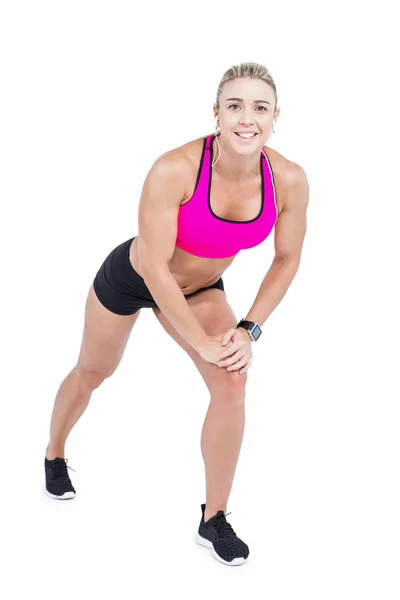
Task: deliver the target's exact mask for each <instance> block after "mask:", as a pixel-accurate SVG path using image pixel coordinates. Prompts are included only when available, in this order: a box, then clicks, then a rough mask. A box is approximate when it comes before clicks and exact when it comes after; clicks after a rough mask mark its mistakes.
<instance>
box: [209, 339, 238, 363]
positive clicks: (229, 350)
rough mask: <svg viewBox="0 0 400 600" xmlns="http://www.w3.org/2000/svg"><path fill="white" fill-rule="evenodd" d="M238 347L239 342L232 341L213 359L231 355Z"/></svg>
mask: <svg viewBox="0 0 400 600" xmlns="http://www.w3.org/2000/svg"><path fill="white" fill-rule="evenodd" d="M239 348H241V344H237V343H235V342H233V343H232V344H231V345H230V346H229V347H228V348H227V349H226V350H224V351H223V352H221V354H218V356H216V357H215V360H217V361H219V360H223V359H224V358H227V357H228V356H232V354H233V353H234V352H236V351H237V350H238V349H239Z"/></svg>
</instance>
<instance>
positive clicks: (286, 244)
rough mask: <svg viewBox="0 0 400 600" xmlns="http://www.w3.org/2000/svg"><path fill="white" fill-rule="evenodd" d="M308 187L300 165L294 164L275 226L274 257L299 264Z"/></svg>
mask: <svg viewBox="0 0 400 600" xmlns="http://www.w3.org/2000/svg"><path fill="white" fill-rule="evenodd" d="M308 201H309V185H308V180H307V176H306V174H305V172H304V170H303V169H302V168H301V167H300V165H297V164H295V165H294V168H293V169H292V172H291V174H290V178H289V181H288V190H287V194H286V197H285V202H284V206H283V209H282V211H281V213H280V215H279V218H278V220H277V222H276V225H275V239H274V245H275V257H276V258H277V259H280V260H287V261H293V262H296V263H299V262H300V257H301V251H302V247H303V242H304V237H305V234H306V229H307V218H306V212H307V206H308Z"/></svg>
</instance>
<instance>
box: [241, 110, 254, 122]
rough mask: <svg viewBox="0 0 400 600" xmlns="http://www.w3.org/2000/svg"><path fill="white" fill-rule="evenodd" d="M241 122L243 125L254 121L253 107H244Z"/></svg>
mask: <svg viewBox="0 0 400 600" xmlns="http://www.w3.org/2000/svg"><path fill="white" fill-rule="evenodd" d="M240 123H241V124H242V125H246V126H248V125H251V124H252V123H254V117H253V113H252V109H251V108H244V109H243V112H242V114H241V117H240Z"/></svg>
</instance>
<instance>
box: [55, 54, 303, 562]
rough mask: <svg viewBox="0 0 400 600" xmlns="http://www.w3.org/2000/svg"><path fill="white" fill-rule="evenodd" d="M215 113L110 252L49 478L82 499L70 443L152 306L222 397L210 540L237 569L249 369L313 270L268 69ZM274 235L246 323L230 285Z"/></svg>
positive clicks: (205, 517)
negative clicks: (277, 133) (233, 501)
mask: <svg viewBox="0 0 400 600" xmlns="http://www.w3.org/2000/svg"><path fill="white" fill-rule="evenodd" d="M213 109H214V117H215V125H216V131H215V134H214V135H209V136H206V137H205V138H200V139H196V140H193V141H190V142H188V143H187V144H184V145H183V146H181V147H179V148H175V149H173V150H171V151H169V152H166V153H165V154H163V155H162V156H160V157H159V158H158V159H157V160H156V161H155V163H154V164H153V166H152V167H151V169H150V171H149V173H148V175H147V177H146V179H145V182H144V185H143V190H142V195H141V199H140V205H139V216H138V219H139V234H138V235H137V236H136V237H134V238H131V239H129V240H127V241H126V242H124V243H122V244H120V245H119V246H117V247H116V248H115V249H114V250H113V251H112V252H111V253H110V254H109V256H108V257H107V258H106V260H105V261H104V263H103V264H102V266H101V268H100V269H99V271H98V273H97V275H96V278H95V280H94V282H93V284H92V286H91V288H90V290H89V294H88V297H87V302H86V308H85V324H84V332H83V339H82V345H81V349H80V353H79V357H78V361H77V364H76V366H75V367H74V368H73V370H72V371H71V372H70V373H69V375H68V376H67V377H66V378H65V380H64V381H63V382H62V384H61V386H60V389H59V391H58V393H57V396H56V399H55V403H54V408H53V414H52V419H51V426H50V440H49V443H48V446H47V448H46V457H45V472H46V490H47V493H48V494H49V495H50V496H51V497H53V498H58V499H66V498H72V497H74V496H75V490H74V488H73V486H72V484H71V481H70V479H69V476H68V472H67V468H68V467H67V464H66V460H65V458H64V448H65V443H66V439H67V437H68V434H69V433H70V431H71V429H72V428H73V426H74V425H75V423H76V422H77V421H78V419H79V418H80V416H81V415H82V413H83V412H84V410H85V409H86V407H87V405H88V403H89V399H90V397H91V395H92V392H93V391H94V390H95V389H96V388H98V387H99V386H100V384H101V383H102V382H103V381H104V379H106V378H107V377H110V376H111V375H112V374H113V373H114V372H115V370H116V368H117V366H118V364H119V362H120V361H121V358H122V355H123V352H124V350H125V347H126V344H127V342H128V338H129V336H130V333H131V331H132V327H133V326H134V324H135V322H136V320H137V318H138V316H139V314H140V309H141V308H150V307H151V308H152V309H153V311H154V314H155V315H156V317H157V319H158V320H159V322H160V323H161V325H162V326H163V327H164V329H165V330H166V331H167V332H168V333H169V334H170V335H171V337H172V338H173V339H174V340H175V341H176V342H177V343H178V344H179V345H180V346H181V347H182V348H183V349H184V350H186V352H187V353H188V354H189V356H190V357H191V358H192V360H193V361H194V363H195V365H196V366H197V368H198V370H199V372H200V374H201V376H202V377H203V379H204V381H205V383H206V385H207V387H208V389H209V391H210V395H211V401H210V405H209V408H208V412H207V415H206V418H205V422H204V426H203V430H202V435H201V451H202V456H203V459H204V463H205V471H206V503H205V504H202V505H201V510H202V517H201V521H200V525H199V529H198V534H197V538H196V539H197V541H198V542H199V543H200V544H202V545H205V546H207V547H209V548H211V549H212V552H213V554H214V556H215V557H216V558H217V559H218V560H220V561H221V562H223V563H225V564H229V565H237V564H243V563H244V562H245V561H246V560H247V557H248V555H249V549H248V546H247V545H246V544H245V543H244V542H243V541H242V540H240V539H239V538H238V537H237V536H236V534H235V532H234V530H233V529H232V527H231V525H230V524H229V523H228V522H227V521H226V508H227V503H228V498H229V495H230V491H231V487H232V482H233V478H234V473H235V470H236V465H237V461H238V458H239V452H240V447H241V443H242V439H243V431H244V421H245V410H244V398H245V387H246V381H247V371H248V369H249V368H250V366H251V360H252V345H253V343H254V342H255V341H256V340H257V339H258V337H259V336H260V335H261V326H262V325H263V323H264V322H265V321H266V319H267V318H268V316H269V315H270V314H271V312H272V311H273V310H274V308H275V307H276V306H277V305H278V304H279V302H280V301H281V300H282V298H283V296H284V295H285V293H286V291H287V289H288V287H289V285H290V283H291V281H292V280H293V278H294V276H295V274H296V271H297V269H298V267H299V263H300V255H301V250H302V245H303V240H304V236H305V231H306V208H307V204H308V182H307V177H306V175H305V173H304V171H303V169H302V168H301V167H300V166H299V165H298V164H295V163H293V162H291V161H289V160H287V159H286V158H284V157H283V156H282V155H281V154H279V153H278V152H276V151H274V150H272V149H271V148H268V147H264V145H265V144H266V142H267V141H268V140H269V138H270V136H271V131H272V132H273V127H274V123H276V121H277V119H278V116H279V112H280V109H279V108H277V93H276V87H275V83H274V81H273V79H272V77H271V76H270V74H269V72H268V70H267V69H266V68H265V67H263V66H262V65H258V64H257V63H243V64H241V65H238V66H236V67H232V68H231V69H229V70H228V71H227V72H226V73H225V75H224V76H223V78H222V80H221V82H220V85H219V87H218V92H217V99H216V103H215V104H214V107H213ZM274 226H275V237H274V240H275V257H274V260H273V263H272V265H271V267H270V269H269V270H268V272H267V274H266V276H265V278H264V280H263V281H262V283H261V287H260V289H259V292H258V294H257V297H256V298H255V300H254V303H253V305H252V307H251V308H250V310H249V312H248V314H247V315H246V318H245V321H244V322H243V320H242V322H240V323H237V319H236V317H235V315H234V313H233V310H232V308H231V307H230V305H229V304H228V302H227V299H226V295H225V292H224V285H223V281H222V278H221V277H222V274H223V273H224V272H225V270H226V269H227V268H228V266H229V265H231V264H232V262H233V260H234V259H235V256H237V254H238V252H239V251H240V250H242V249H245V248H251V247H254V246H257V245H258V244H260V243H261V242H263V241H264V240H265V239H266V238H267V236H268V235H269V234H270V233H271V231H272V229H273V227H274Z"/></svg>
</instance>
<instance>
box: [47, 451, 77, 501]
mask: <svg viewBox="0 0 400 600" xmlns="http://www.w3.org/2000/svg"><path fill="white" fill-rule="evenodd" d="M67 462H68V460H67V459H66V458H58V457H57V458H55V459H54V460H48V459H47V458H46V457H45V458H44V470H45V473H46V494H47V495H48V496H50V498H56V499H57V500H69V499H70V498H75V494H76V492H75V489H74V488H73V486H72V483H71V480H70V478H69V475H68V470H67V469H71V467H68V466H67ZM71 470H72V471H73V470H74V469H71Z"/></svg>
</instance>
